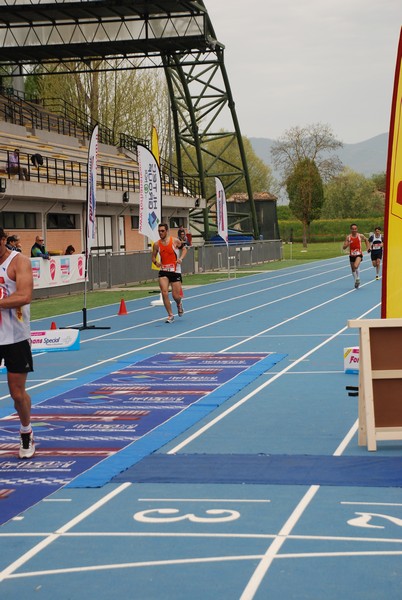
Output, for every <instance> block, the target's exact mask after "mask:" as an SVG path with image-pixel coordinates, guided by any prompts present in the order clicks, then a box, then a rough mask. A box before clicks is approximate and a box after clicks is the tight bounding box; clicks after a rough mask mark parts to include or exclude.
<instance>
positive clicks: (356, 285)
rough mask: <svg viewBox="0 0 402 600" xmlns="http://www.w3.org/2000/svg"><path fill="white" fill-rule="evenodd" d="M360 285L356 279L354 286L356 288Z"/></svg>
mask: <svg viewBox="0 0 402 600" xmlns="http://www.w3.org/2000/svg"><path fill="white" fill-rule="evenodd" d="M359 285H360V279H356V281H355V288H356V289H357V288H358V287H359Z"/></svg>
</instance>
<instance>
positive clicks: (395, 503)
mask: <svg viewBox="0 0 402 600" xmlns="http://www.w3.org/2000/svg"><path fill="white" fill-rule="evenodd" d="M340 504H357V505H358V506H402V504H398V503H397V502H346V501H345V502H343V501H342V502H341V503H340Z"/></svg>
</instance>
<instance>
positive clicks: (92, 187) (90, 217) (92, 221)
mask: <svg viewBox="0 0 402 600" xmlns="http://www.w3.org/2000/svg"><path fill="white" fill-rule="evenodd" d="M97 163H98V126H97V125H95V127H94V128H93V131H92V135H91V141H90V143H89V149H88V182H87V244H86V256H87V257H88V256H89V254H90V253H91V248H92V246H93V244H94V242H95V237H96V173H97Z"/></svg>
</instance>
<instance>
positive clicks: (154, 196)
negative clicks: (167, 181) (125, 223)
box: [137, 144, 162, 242]
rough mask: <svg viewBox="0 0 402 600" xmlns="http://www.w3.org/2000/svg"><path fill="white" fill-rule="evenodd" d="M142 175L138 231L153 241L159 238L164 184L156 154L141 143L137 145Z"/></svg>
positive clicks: (140, 173)
mask: <svg viewBox="0 0 402 600" xmlns="http://www.w3.org/2000/svg"><path fill="white" fill-rule="evenodd" d="M137 151H138V166H139V177H140V206H139V228H138V231H139V232H140V233H141V234H142V235H145V236H146V237H148V238H149V239H150V240H152V241H153V242H156V241H157V240H158V239H159V235H158V225H159V223H160V222H161V219H162V217H161V215H162V185H161V175H160V171H159V166H158V162H157V160H156V158H155V156H154V155H153V154H152V152H150V150H148V148H146V147H145V146H142V145H141V144H138V146H137Z"/></svg>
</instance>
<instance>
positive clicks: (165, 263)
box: [159, 237, 180, 273]
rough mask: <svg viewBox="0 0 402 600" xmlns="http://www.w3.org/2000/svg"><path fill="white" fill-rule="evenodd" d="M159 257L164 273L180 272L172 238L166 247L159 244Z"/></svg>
mask: <svg viewBox="0 0 402 600" xmlns="http://www.w3.org/2000/svg"><path fill="white" fill-rule="evenodd" d="M159 256H160V257H161V264H162V269H161V270H162V271H172V272H176V273H178V272H180V265H178V264H177V254H176V251H175V247H174V246H173V238H172V237H170V238H169V241H168V243H167V244H166V246H165V245H164V244H162V242H159Z"/></svg>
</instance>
